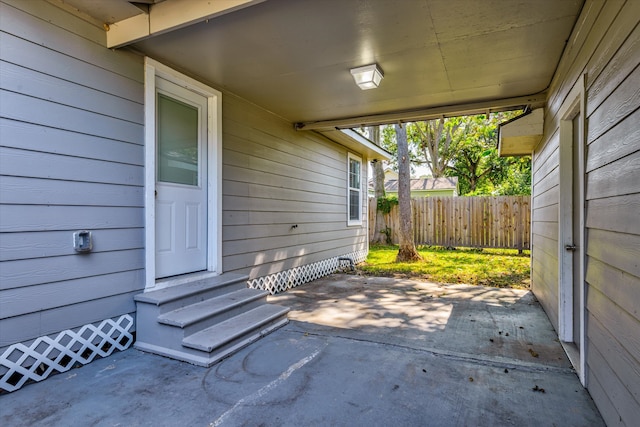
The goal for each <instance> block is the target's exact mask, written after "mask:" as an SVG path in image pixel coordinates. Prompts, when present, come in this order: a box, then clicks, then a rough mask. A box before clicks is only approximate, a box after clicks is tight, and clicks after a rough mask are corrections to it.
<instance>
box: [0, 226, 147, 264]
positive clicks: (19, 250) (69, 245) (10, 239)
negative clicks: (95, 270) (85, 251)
mask: <svg viewBox="0 0 640 427" xmlns="http://www.w3.org/2000/svg"><path fill="white" fill-rule="evenodd" d="M91 233H92V239H93V251H92V252H93V253H98V252H110V251H121V250H127V249H143V248H144V229H142V228H126V229H105V230H92V231H91ZM62 255H76V252H75V250H74V249H73V231H44V232H29V233H3V234H2V235H1V236H0V261H12V260H20V259H30V258H45V257H57V256H62Z"/></svg>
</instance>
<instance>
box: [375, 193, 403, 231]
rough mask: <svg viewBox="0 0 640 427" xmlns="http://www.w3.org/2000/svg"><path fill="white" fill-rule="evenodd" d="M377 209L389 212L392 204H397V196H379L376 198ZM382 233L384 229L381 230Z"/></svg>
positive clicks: (385, 212)
mask: <svg viewBox="0 0 640 427" xmlns="http://www.w3.org/2000/svg"><path fill="white" fill-rule="evenodd" d="M377 203H378V206H377V208H378V210H379V211H380V212H382V213H383V214H388V213H389V212H391V208H393V207H394V206H397V204H398V197H397V196H386V197H384V198H380V199H378V202H377ZM383 233H384V231H383Z"/></svg>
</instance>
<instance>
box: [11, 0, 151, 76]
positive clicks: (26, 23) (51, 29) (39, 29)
mask: <svg viewBox="0 0 640 427" xmlns="http://www.w3.org/2000/svg"><path fill="white" fill-rule="evenodd" d="M47 9H50V8H48V7H47V6H44V9H39V10H38V11H37V14H38V15H42V14H45V13H46V11H47ZM0 16H1V18H0V22H1V23H2V30H3V31H5V32H7V33H9V34H13V35H15V36H17V37H20V38H23V39H27V40H31V41H32V42H33V43H36V44H39V45H41V46H44V47H47V48H49V49H51V50H54V51H56V52H59V53H61V54H63V55H67V56H70V57H73V58H77V59H80V60H82V61H84V62H87V63H89V64H94V65H97V66H99V67H100V68H104V69H105V70H109V71H111V72H113V73H118V74H121V75H123V76H126V77H128V78H130V79H133V80H136V81H138V82H144V73H143V70H142V67H139V66H138V65H139V64H141V62H142V61H141V60H140V62H138V63H136V62H134V61H132V55H131V54H130V53H122V52H119V51H117V50H115V49H113V50H112V49H105V47H104V45H100V44H98V43H95V42H93V41H90V40H87V39H85V38H82V37H78V36H77V35H76V34H73V33H72V32H70V31H68V30H67V29H63V28H60V27H57V26H55V25H51V24H50V23H49V22H48V21H47V20H45V19H41V18H38V17H36V16H33V15H30V14H28V13H25V12H23V11H21V10H19V9H16V8H14V7H11V6H8V5H5V4H2V3H0ZM74 25H75V23H74Z"/></svg>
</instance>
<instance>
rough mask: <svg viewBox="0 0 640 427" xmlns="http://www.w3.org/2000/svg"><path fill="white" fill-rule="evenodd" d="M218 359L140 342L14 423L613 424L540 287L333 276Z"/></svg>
mask: <svg viewBox="0 0 640 427" xmlns="http://www.w3.org/2000/svg"><path fill="white" fill-rule="evenodd" d="M270 299H271V300H272V301H275V302H277V303H279V304H284V305H289V306H291V307H292V311H291V315H290V318H291V322H290V323H289V324H288V325H287V326H285V327H284V328H282V329H279V330H277V331H275V332H274V333H271V334H269V335H267V336H265V337H264V338H262V339H261V340H259V341H258V342H256V343H254V344H252V345H250V346H248V347H246V348H244V349H242V350H240V351H239V352H237V353H235V354H233V355H232V356H230V357H228V358H226V359H224V360H222V361H221V362H219V363H217V364H216V365H213V366H212V367H210V368H201V367H197V366H192V365H189V364H187V363H183V362H178V361H174V360H170V359H166V358H163V357H160V356H155V355H150V354H146V353H142V352H140V351H137V350H133V349H130V350H127V351H124V352H121V353H117V354H114V355H113V356H110V357H108V358H105V359H101V360H97V361H95V362H93V363H91V364H89V365H86V366H83V367H81V368H79V369H74V370H71V371H69V372H66V373H64V374H60V375H57V376H54V377H51V378H49V379H48V380H46V381H43V382H41V383H37V384H30V385H27V386H25V387H23V388H22V389H21V390H18V391H16V392H14V393H10V394H6V395H2V396H0V425H2V426H23V425H28V426H58V425H59V426H86V425H91V426H295V427H299V426H504V425H513V426H536V427H538V426H541V425H543V426H553V425H556V426H603V425H604V423H603V422H602V419H601V417H600V415H599V413H598V411H597V409H596V408H595V406H594V404H593V402H592V400H591V398H590V397H589V394H588V393H587V392H586V391H585V390H584V389H583V388H582V386H581V385H580V383H579V381H578V378H577V376H576V375H575V372H574V371H573V370H572V369H571V368H570V366H569V363H568V361H567V359H566V357H565V356H564V354H563V353H562V349H561V348H560V344H559V343H558V342H557V341H556V336H555V333H554V332H553V330H552V328H551V325H550V324H549V321H548V320H547V318H546V316H545V314H544V312H543V311H542V310H541V308H540V307H539V305H538V303H537V302H536V301H535V298H534V297H533V296H532V294H530V293H529V292H527V291H521V290H511V289H494V288H482V287H470V286H464V285H454V286H443V285H437V284H432V283H427V282H418V281H411V280H396V279H391V278H371V277H360V276H355V275H332V276H329V277H327V278H324V279H320V280H317V281H315V282H312V283H309V284H306V285H303V286H300V287H298V288H296V289H293V290H291V291H289V292H286V293H283V294H280V295H275V296H273V297H270Z"/></svg>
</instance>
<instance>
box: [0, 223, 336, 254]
mask: <svg viewBox="0 0 640 427" xmlns="http://www.w3.org/2000/svg"><path fill="white" fill-rule="evenodd" d="M343 219H344V218H343ZM293 225H297V227H295V228H292V226H293ZM344 225H345V221H344V220H343V221H338V222H307V223H301V224H289V223H284V224H268V225H233V226H232V225H229V226H226V227H225V229H224V240H225V241H226V242H230V241H234V240H245V239H259V238H264V237H282V236H288V237H289V238H293V237H294V236H296V235H298V234H304V233H325V232H327V233H328V232H332V231H344ZM0 247H1V243H0Z"/></svg>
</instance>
